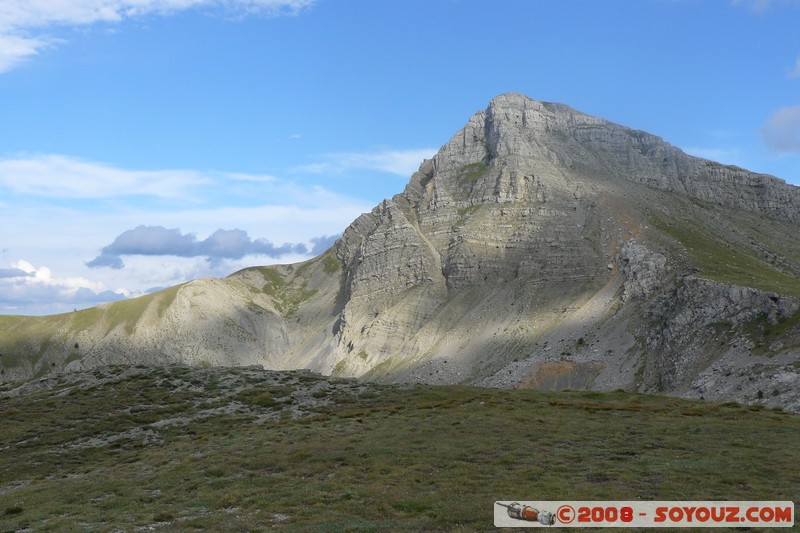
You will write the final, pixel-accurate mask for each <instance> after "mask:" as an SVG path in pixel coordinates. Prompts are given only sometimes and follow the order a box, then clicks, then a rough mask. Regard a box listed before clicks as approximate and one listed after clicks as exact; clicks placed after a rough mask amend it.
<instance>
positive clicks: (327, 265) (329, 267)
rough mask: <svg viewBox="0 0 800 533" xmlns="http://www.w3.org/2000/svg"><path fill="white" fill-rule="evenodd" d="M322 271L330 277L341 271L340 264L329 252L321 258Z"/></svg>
mask: <svg viewBox="0 0 800 533" xmlns="http://www.w3.org/2000/svg"><path fill="white" fill-rule="evenodd" d="M322 269H323V270H324V271H325V273H326V274H328V275H329V276H332V275H333V274H336V273H337V272H339V271H340V270H341V269H342V264H341V263H340V262H339V260H338V259H337V258H336V255H334V253H333V252H332V251H330V250H329V251H328V252H326V253H325V255H324V256H322Z"/></svg>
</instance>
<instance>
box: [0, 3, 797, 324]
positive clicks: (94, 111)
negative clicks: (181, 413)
mask: <svg viewBox="0 0 800 533" xmlns="http://www.w3.org/2000/svg"><path fill="white" fill-rule="evenodd" d="M504 92H522V93H524V94H527V95H528V96H530V97H532V98H536V99H539V100H545V101H555V102H563V103H566V104H568V105H570V106H572V107H574V108H576V109H578V110H581V111H584V112H587V113H590V114H593V115H598V116H602V117H604V118H607V119H609V120H612V121H614V122H618V123H621V124H624V125H627V126H631V127H634V128H638V129H643V130H646V131H649V132H651V133H654V134H656V135H659V136H661V137H663V138H664V139H665V140H667V141H668V142H670V143H672V144H674V145H676V146H679V147H680V148H682V149H684V150H685V151H687V152H689V153H692V154H695V155H700V156H703V157H707V158H710V159H714V160H718V161H721V162H723V163H731V164H736V165H740V166H743V167H745V168H748V169H750V170H753V171H758V172H765V173H769V174H773V175H776V176H778V177H780V178H783V179H785V180H786V181H788V182H790V183H795V184H800V1H798V0H738V1H737V0H606V1H597V0H584V1H577V0H574V1H564V0H539V1H535V0H0V228H2V229H0V313H6V314H46V313H56V312H65V311H71V310H73V309H76V308H77V309H80V308H84V307H88V306H91V305H95V304H97V303H100V302H102V301H107V300H112V299H117V298H121V297H128V296H136V295H139V294H144V293H146V292H148V291H151V290H153V289H155V288H159V287H166V286H170V285H174V284H176V283H181V282H183V281H186V280H188V279H193V278H197V277H202V276H224V275H227V274H229V273H231V272H233V271H235V270H237V269H239V268H242V267H245V266H250V265H263V264H272V263H276V262H281V263H285V262H294V261H298V260H303V259H306V258H309V257H311V256H313V255H314V254H315V253H318V252H319V251H320V250H323V249H325V247H326V246H327V245H328V244H330V242H331V241H332V238H333V237H335V236H336V235H338V234H339V233H341V232H342V231H343V230H344V229H345V228H346V227H347V225H348V224H349V223H350V222H351V221H352V220H353V219H354V218H355V217H356V216H358V215H359V214H360V213H362V212H365V211H368V210H370V209H371V208H372V206H374V205H375V204H377V203H378V202H379V201H380V200H381V199H383V198H385V197H388V196H391V195H393V194H395V193H397V192H400V191H401V190H402V189H403V187H404V186H405V184H406V182H407V180H408V178H409V176H410V175H411V173H412V172H413V171H414V170H415V169H416V167H417V166H418V165H419V163H420V162H421V161H422V159H423V158H426V157H430V156H431V155H432V154H433V153H434V152H435V150H436V149H437V148H438V147H439V146H441V145H442V144H444V143H445V142H447V140H448V139H449V138H450V137H451V136H452V135H453V134H454V133H455V132H456V131H457V130H458V129H460V128H461V127H462V126H463V125H464V123H466V121H467V120H468V118H469V117H470V116H471V115H472V114H473V113H474V112H475V111H477V110H480V109H483V108H485V107H486V105H487V104H488V102H489V100H490V99H491V98H493V97H494V96H496V95H498V94H501V93H504Z"/></svg>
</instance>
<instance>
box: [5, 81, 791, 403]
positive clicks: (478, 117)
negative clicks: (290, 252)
mask: <svg viewBox="0 0 800 533" xmlns="http://www.w3.org/2000/svg"><path fill="white" fill-rule="evenodd" d="M799 225H800V189H799V188H797V187H794V186H791V185H787V184H786V183H785V182H783V181H781V180H779V179H777V178H774V177H771V176H767V175H763V174H754V173H751V172H748V171H746V170H744V169H740V168H736V167H729V166H724V165H720V164H718V163H714V162H711V161H707V160H704V159H699V158H695V157H691V156H688V155H686V154H685V153H683V152H682V151H681V150H679V149H678V148H675V147H673V146H671V145H669V144H667V143H666V142H664V141H663V140H661V139H660V138H658V137H656V136H653V135H650V134H647V133H645V132H642V131H638V130H632V129H629V128H625V127H623V126H619V125H616V124H613V123H610V122H607V121H605V120H602V119H600V118H596V117H591V116H588V115H585V114H582V113H579V112H577V111H575V110H573V109H571V108H569V107H566V106H564V105H561V104H550V103H543V102H538V101H535V100H531V99H529V98H527V97H525V96H522V95H518V94H508V95H501V96H499V97H497V98H495V99H494V100H492V101H491V103H490V104H489V106H488V108H487V109H486V110H484V111H480V112H478V113H476V114H475V115H473V116H472V118H470V119H469V121H468V122H467V124H466V126H465V127H464V128H463V129H462V130H461V131H459V132H458V133H456V135H455V136H453V138H452V139H451V140H450V141H449V142H448V143H447V144H446V145H444V146H443V147H442V148H441V149H440V151H439V152H438V153H437V154H436V156H434V157H433V158H432V159H431V160H427V161H424V162H423V163H422V164H421V166H420V168H419V170H418V171H417V172H416V173H414V175H413V176H411V180H410V182H409V184H408V185H407V187H406V188H405V190H404V191H403V192H402V193H401V194H398V195H396V196H394V197H393V198H390V199H387V200H384V201H383V202H382V203H381V204H380V205H378V206H377V207H375V208H374V209H373V210H372V211H371V212H370V213H365V214H363V215H361V216H360V217H359V218H358V219H356V220H355V221H354V222H353V223H352V224H351V225H350V227H349V228H348V229H347V230H346V231H345V233H344V235H343V236H342V237H341V239H340V240H339V241H338V242H337V243H336V244H335V245H334V247H333V249H331V250H329V251H328V252H326V254H324V255H323V256H321V257H319V258H316V259H314V260H311V261H309V262H307V263H303V264H300V265H288V266H281V267H265V268H259V269H248V270H245V271H242V272H239V273H236V274H234V275H232V276H230V277H229V278H226V279H224V280H198V281H195V282H191V283H189V284H186V285H184V286H181V287H178V288H173V289H170V291H172V292H165V293H164V294H161V293H159V294H157V295H153V296H151V297H148V298H149V300H147V301H145V300H142V301H140V302H138V303H133V302H136V300H133V301H130V302H120V303H117V304H111V305H109V306H106V307H101V308H97V309H95V310H89V311H82V312H79V313H75V314H73V315H74V316H70V315H64V316H62V317H60V318H56V317H51V318H50V319H49V320H50V322H49V325H48V326H47V328H49V329H47V328H44V327H43V326H42V325H41V324H42V323H43V322H44V321H40V322H36V320H34V319H30V320H27V319H25V320H23V319H22V318H21V317H14V318H13V319H12V317H8V318H5V319H2V318H0V326H3V327H4V328H5V334H4V336H3V337H0V347H2V350H3V352H4V357H3V358H0V364H3V365H4V366H3V367H2V368H3V371H4V372H5V378H6V379H9V378H14V379H18V378H24V377H29V376H30V375H32V374H35V373H39V374H43V373H48V372H53V371H59V370H60V369H62V368H65V369H67V370H70V369H79V368H88V367H91V366H93V365H96V364H101V363H110V362H124V361H127V360H130V361H146V362H172V361H184V362H187V361H188V362H191V363H194V364H212V365H218V364H225V365H233V364H237V365H248V364H263V365H265V366H266V367H268V368H275V369H288V368H309V369H312V370H315V371H319V372H322V373H334V374H341V375H351V376H363V377H366V378H369V379H375V380H383V381H424V382H430V383H453V382H467V383H478V384H483V385H489V386H531V387H537V388H556V389H558V388H564V387H568V388H595V389H601V390H607V389H615V388H628V389H638V390H647V391H658V392H662V393H667V394H678V395H686V396H695V397H698V396H701V395H702V396H704V397H706V398H709V399H711V398H714V399H736V400H741V401H763V402H767V403H771V404H776V405H781V406H785V407H788V408H792V409H797V410H800V388H799V387H797V386H796V385H797V384H798V383H800V380H799V379H798V376H800V314H798V309H800V300H799V299H798V298H800V232H798V226H799ZM125 306H128V307H127V308H125ZM3 320H5V322H3ZM37 324H38V325H37ZM37 328H38V329H37ZM42 331H47V332H49V333H47V334H43V333H41V332H42ZM31 332H33V333H35V334H33V333H31ZM37 332H38V333H37ZM37 335H38V336H37ZM54 339H55V340H54ZM75 346H78V347H79V348H75ZM26 350H27V352H30V353H35V354H38V355H37V356H36V357H24V356H23V355H22V353H23V352H25V351H26ZM6 353H8V354H10V355H5V354H6ZM48 365H50V366H48Z"/></svg>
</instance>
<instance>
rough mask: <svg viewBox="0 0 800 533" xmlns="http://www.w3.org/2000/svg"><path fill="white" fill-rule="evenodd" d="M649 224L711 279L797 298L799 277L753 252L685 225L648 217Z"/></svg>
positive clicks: (799, 285) (705, 230) (798, 295)
mask: <svg viewBox="0 0 800 533" xmlns="http://www.w3.org/2000/svg"><path fill="white" fill-rule="evenodd" d="M649 218H650V223H651V224H652V225H653V226H654V227H655V228H656V229H658V230H660V231H662V232H664V233H666V234H668V235H669V236H671V237H672V238H673V239H675V240H677V241H678V242H680V243H681V244H683V245H684V246H685V247H686V250H687V251H688V252H689V254H690V256H691V258H692V261H693V263H694V265H695V267H696V268H698V269H699V270H700V273H701V274H702V275H703V276H704V277H706V278H708V279H711V280H714V281H719V282H722V283H729V284H732V285H741V286H743V287H752V288H754V289H759V290H762V291H767V292H777V293H780V294H787V295H791V296H796V297H800V278H798V277H796V276H793V275H791V274H787V273H785V272H782V271H780V270H777V269H776V268H775V267H773V265H771V264H770V263H768V262H766V261H764V260H762V259H761V258H759V257H756V255H755V253H754V252H753V251H750V250H747V249H743V248H741V247H736V246H732V245H729V244H727V242H726V241H725V239H724V238H722V236H720V235H716V234H714V233H712V232H710V231H709V230H707V229H703V230H701V229H698V228H697V227H695V226H693V225H691V224H690V223H688V222H683V221H676V220H670V221H669V222H667V221H666V220H665V219H663V218H661V217H659V216H656V215H651V216H650V217H649Z"/></svg>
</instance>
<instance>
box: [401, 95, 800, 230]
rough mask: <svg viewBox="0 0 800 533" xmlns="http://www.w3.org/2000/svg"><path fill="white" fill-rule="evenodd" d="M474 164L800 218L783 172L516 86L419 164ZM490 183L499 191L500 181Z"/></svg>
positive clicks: (442, 170)
mask: <svg viewBox="0 0 800 533" xmlns="http://www.w3.org/2000/svg"><path fill="white" fill-rule="evenodd" d="M476 165H485V166H486V167H487V170H489V172H487V173H486V174H485V175H482V176H481V177H485V178H486V180H492V179H495V178H497V176H498V173H499V171H500V169H501V168H503V169H506V170H507V171H508V172H512V171H514V172H517V173H521V174H525V173H527V174H528V175H537V176H540V177H542V178H543V179H545V180H546V181H547V182H548V183H551V184H560V185H562V186H571V185H565V183H572V182H574V181H575V180H576V179H577V180H581V181H585V182H586V183H588V184H591V185H593V186H603V185H609V184H612V183H617V184H624V183H626V182H634V183H640V184H643V185H646V186H648V187H651V188H654V189H660V190H664V191H669V192H676V193H679V194H685V195H687V196H690V197H694V198H697V199H700V200H703V201H708V202H711V203H715V204H720V205H725V206H728V207H734V208H739V209H745V210H748V211H753V212H757V213H760V214H764V215H767V216H770V217H774V218H778V219H782V220H787V221H790V222H793V223H800V188H798V187H795V186H792V185H788V184H786V183H785V182H784V181H783V180H780V179H778V178H775V177H773V176H768V175H765V174H757V173H753V172H748V171H747V170H744V169H741V168H738V167H733V166H729V165H721V164H719V163H715V162H713V161H708V160H705V159H701V158H697V157H693V156H689V155H687V154H686V153H684V152H683V151H682V150H680V149H679V148H676V147H675V146H672V145H671V144H669V143H668V142H666V141H664V140H663V139H662V138H660V137H658V136H656V135H653V134H650V133H647V132H644V131H641V130H636V129H632V128H628V127H625V126H621V125H619V124H615V123H613V122H610V121H607V120H604V119H602V118H599V117H595V116H591V115H587V114H585V113H582V112H580V111H577V110H575V109H573V108H571V107H569V106H567V105H564V104H559V103H550V102H541V101H538V100H534V99H531V98H529V97H527V96H525V95H523V94H519V93H505V94H501V95H499V96H496V97H495V98H493V99H492V100H491V101H490V102H489V105H488V106H487V107H486V109H484V110H482V111H478V112H477V113H475V114H474V115H473V116H472V117H471V118H470V119H469V121H468V122H467V124H466V125H465V126H464V127H463V128H462V129H461V130H460V131H458V132H457V133H456V134H455V135H454V136H453V137H452V138H451V139H450V141H449V142H448V143H447V144H446V145H444V146H443V147H442V148H441V150H440V151H439V152H438V153H437V154H436V156H435V157H434V159H433V163H432V165H430V164H425V165H423V166H422V167H421V168H420V171H421V172H423V173H424V174H427V175H432V174H431V172H433V171H435V172H437V173H438V174H439V175H440V176H441V177H442V179H444V180H445V181H447V180H448V179H450V178H453V177H454V176H455V177H456V178H457V176H458V175H459V174H460V173H462V170H463V169H465V168H468V167H469V168H471V169H472V173H471V174H470V175H471V176H473V177H474V170H475V169H477V168H478V167H477V166H476ZM429 167H430V168H429ZM486 180H483V181H481V183H475V185H476V187H477V189H476V187H473V191H475V190H477V191H478V192H481V189H484V188H485V186H487V185H489V184H488V183H484V181H486ZM469 181H471V182H472V181H478V180H469ZM412 183H413V180H412ZM452 185H453V184H452V183H451V188H452ZM494 190H495V191H496V192H497V193H498V194H500V195H501V196H502V195H503V188H502V187H494Z"/></svg>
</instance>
